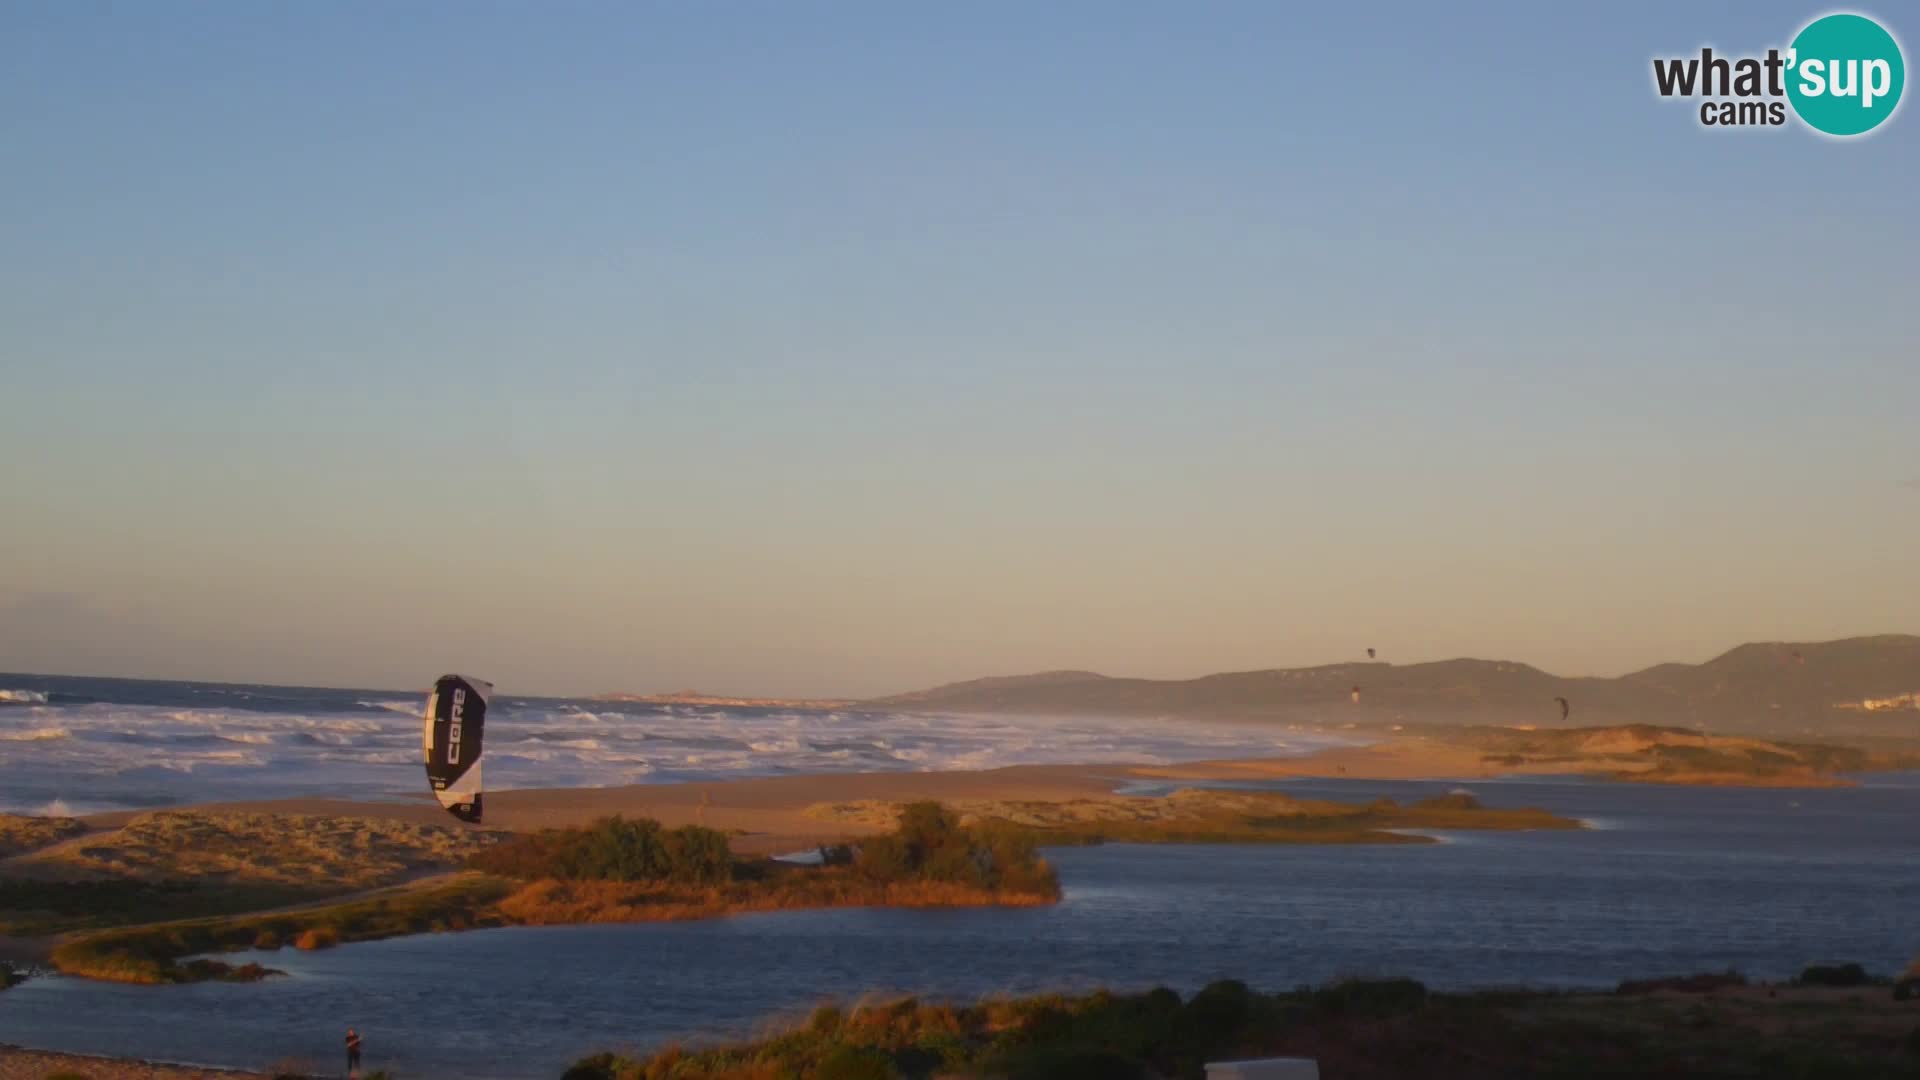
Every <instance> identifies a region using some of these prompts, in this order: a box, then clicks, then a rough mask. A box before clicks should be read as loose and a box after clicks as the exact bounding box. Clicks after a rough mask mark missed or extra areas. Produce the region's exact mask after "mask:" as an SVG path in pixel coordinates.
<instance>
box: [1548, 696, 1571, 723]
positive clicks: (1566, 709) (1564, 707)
mask: <svg viewBox="0 0 1920 1080" xmlns="http://www.w3.org/2000/svg"><path fill="white" fill-rule="evenodd" d="M1553 700H1555V701H1557V702H1559V703H1560V719H1561V720H1565V719H1566V718H1567V714H1568V713H1570V712H1572V711H1573V706H1571V705H1569V704H1567V699H1566V698H1563V697H1557V698H1554V699H1553Z"/></svg>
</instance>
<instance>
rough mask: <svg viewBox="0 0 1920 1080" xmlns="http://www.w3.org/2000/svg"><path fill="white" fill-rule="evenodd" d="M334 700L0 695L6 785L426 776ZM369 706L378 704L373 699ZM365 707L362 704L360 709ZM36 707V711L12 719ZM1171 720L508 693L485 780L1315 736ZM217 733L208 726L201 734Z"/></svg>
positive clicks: (802, 766)
mask: <svg viewBox="0 0 1920 1080" xmlns="http://www.w3.org/2000/svg"><path fill="white" fill-rule="evenodd" d="M341 706H342V709H341V711H328V710H326V709H325V708H319V709H315V710H312V711H305V712H272V711H262V710H257V709H240V708H232V709H227V708H221V707H217V706H215V707H204V706H203V707H200V708H184V709H183V708H180V707H178V706H175V705H168V706H160V705H134V704H113V703H101V702H96V703H90V704H84V705H36V706H34V707H33V708H32V709H31V710H16V711H15V712H14V714H13V715H14V717H15V721H16V723H17V724H18V725H19V726H18V727H15V728H13V729H12V730H8V729H7V727H6V715H7V714H6V713H4V712H0V740H6V742H5V743H4V745H6V746H7V747H8V749H7V751H6V753H4V754H0V789H4V788H8V787H14V788H15V789H16V790H19V789H20V785H19V783H18V782H19V781H27V780H31V781H32V782H33V786H34V787H36V788H37V789H38V793H37V794H35V795H34V796H33V801H32V802H30V803H26V804H24V805H26V806H34V805H38V804H39V803H40V802H42V801H44V800H46V799H47V798H49V797H50V796H51V795H52V794H54V793H55V792H56V791H57V792H59V793H61V794H63V795H66V796H68V797H75V796H81V795H84V797H85V799H86V800H87V803H88V805H89V806H91V805H94V804H95V803H96V802H101V801H103V800H107V801H108V802H107V805H113V803H112V802H111V800H116V799H117V800H123V801H125V802H126V803H127V804H128V805H139V806H152V805H160V804H162V803H166V802H183V801H184V802H200V801H208V800H219V799H238V798H261V797H272V796H276V795H281V796H285V795H303V794H326V795H336V796H346V797H357V798H369V797H393V796H407V795H414V794H417V793H418V792H420V791H422V790H424V788H425V781H424V778H423V777H422V775H421V772H420V728H419V720H418V713H417V711H416V704H415V703H414V702H412V701H405V702H403V701H400V700H398V699H385V698H380V697H377V696H374V695H369V696H368V697H366V698H365V699H364V700H362V701H357V702H356V701H355V700H354V699H352V698H342V699H341ZM376 707H377V708H376ZM370 709H373V711H369V710H370ZM28 720H30V721H31V722H32V724H33V726H32V727H31V728H29V727H28V726H27V724H26V723H23V722H22V721H28ZM1281 734H1282V732H1281V731H1280V730H1279V729H1277V728H1272V727H1258V726H1252V725H1231V724H1195V723H1191V722H1178V721H1173V720H1107V719H1088V718H1077V717H1076V718H1070V719H1061V718H1031V719H1029V718H1017V719H1015V718H1005V717H971V716H928V715H910V714H901V713H867V712H850V711H842V712H835V713H793V712H782V713H753V712H748V711H733V710H726V709H697V708H692V707H684V708H677V709H674V710H662V709H658V708H651V707H649V708H646V709H643V710H634V711H618V712H616V711H612V710H606V711H598V712H596V711H593V707H592V706H590V705H588V704H587V703H565V702H544V703H540V704H537V705H536V704H526V705H521V704H513V703H511V699H503V700H502V701H501V702H499V703H497V704H496V705H495V707H494V708H493V709H492V710H490V711H489V713H488V717H487V744H486V745H487V751H488V756H487V761H488V769H487V777H488V781H489V784H490V786H493V787H496V788H529V787H562V786H593V785H616V784H629V783H641V782H650V781H651V782H660V781H665V780H673V781H680V780H689V779H691V780H698V779H700V778H703V777H713V778H721V777H736V776H752V775H769V774H778V773H794V772H808V771H823V772H824V771H846V770H849V769H896V770H901V771H932V770H951V769H991V768H997V767H1000V766H1005V765H1020V764H1058V763H1085V762H1092V763H1123V762H1139V763H1167V762H1178V761H1193V760H1203V759H1209V758H1231V757H1270V756H1275V755H1279V754H1286V753H1304V752H1307V751H1309V750H1312V749H1315V748H1317V747H1318V746H1319V745H1321V744H1322V743H1323V742H1331V741H1338V740H1324V739H1316V738H1314V737H1313V736H1311V735H1302V734H1298V733H1286V734H1285V738H1284V739H1282V738H1280V737H1279V736H1280V735H1281ZM210 736H211V738H210Z"/></svg>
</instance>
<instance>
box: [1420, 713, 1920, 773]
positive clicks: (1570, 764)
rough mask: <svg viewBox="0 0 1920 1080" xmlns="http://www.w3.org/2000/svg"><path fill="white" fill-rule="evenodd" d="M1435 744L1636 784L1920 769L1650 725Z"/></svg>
mask: <svg viewBox="0 0 1920 1080" xmlns="http://www.w3.org/2000/svg"><path fill="white" fill-rule="evenodd" d="M1433 737H1434V738H1437V739H1440V740H1441V741H1445V742H1449V743H1452V744H1455V745H1464V746H1470V747H1472V748H1475V749H1477V750H1479V751H1480V752H1481V754H1482V758H1481V760H1482V762H1483V763H1485V764H1488V765H1494V766H1500V767H1504V768H1528V767H1539V766H1562V767H1567V768H1568V769H1569V770H1570V771H1583V772H1590V773H1594V774H1597V775H1601V776H1605V777H1607V778H1609V779H1614V780H1626V781H1632V782H1636V783H1666V784H1708V785H1718V784H1732V785H1744V784H1759V785H1777V786H1795V787H1829V786H1839V785H1843V784H1846V783H1849V782H1850V781H1847V780H1846V779H1844V776H1843V774H1846V773H1858V772H1870V771H1878V770H1887V769H1900V768H1912V767H1916V766H1920V754H1915V753H1912V752H1911V751H1909V750H1901V749H1880V750H1870V749H1865V748H1861V747H1854V746H1838V745H1830V744H1826V743H1799V742H1778V741H1772V740H1767V739H1757V738H1750V737H1745V736H1734V735H1718V736H1716V735H1710V734H1708V733H1706V732H1702V731H1695V730H1692V729H1689V728H1676V727H1657V726H1654V725H1651V724H1627V725H1621V726H1616V727H1598V728H1559V729H1536V728H1512V727H1469V728H1461V729H1458V730H1457V731H1454V732H1449V733H1446V734H1444V735H1436V736H1433Z"/></svg>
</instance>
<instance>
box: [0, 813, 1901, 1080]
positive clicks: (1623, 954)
mask: <svg viewBox="0 0 1920 1080" xmlns="http://www.w3.org/2000/svg"><path fill="white" fill-rule="evenodd" d="M1902 780H1905V781H1907V782H1901V781H1902ZM1915 780H1920V778H1912V777H1908V778H1891V779H1886V780H1883V782H1882V783H1881V784H1880V785H1877V786H1875V787H1872V788H1855V789H1831V790H1818V791H1765V790H1741V789H1724V788H1722V789H1691V788H1650V787H1644V786H1639V785H1625V784H1594V783H1588V782H1583V781H1565V782H1555V781H1539V780H1534V781H1530V782H1528V783H1525V784H1506V783H1498V782H1495V783H1486V782H1475V783H1473V784H1471V785H1469V786H1470V787H1471V788H1472V789H1473V791H1474V793H1475V794H1476V795H1477V796H1478V797H1479V798H1480V799H1481V800H1482V801H1483V802H1485V803H1487V804H1488V805H1492V806H1523V805H1524V806H1540V807H1543V808H1545V809H1548V810H1552V811H1554V812H1556V813H1560V814H1564V815H1568V816H1573V817H1580V818H1584V819H1589V820H1591V821H1597V822H1604V823H1605V826H1604V827H1599V828H1589V829H1582V830H1551V831H1541V832H1518V833H1484V834H1475V835H1473V836H1471V837H1466V838H1461V837H1458V836H1455V837H1453V838H1454V839H1456V840H1459V841H1460V842H1456V843H1451V844H1449V843H1437V844H1390V845H1358V846H1327V847H1319V846H1310V847H1300V846H1291V845H1262V846H1248V845H1191V846H1183V845H1174V846H1157V845H1156V846H1135V845H1118V844H1116V845H1108V846H1105V847H1095V848H1065V849H1056V850H1053V851H1050V852H1049V853H1048V858H1049V859H1050V860H1051V861H1053V862H1054V863H1055V864H1056V865H1057V866H1058V867H1059V869H1060V872H1061V878H1062V881H1063V884H1064V886H1065V896H1064V898H1063V900H1062V901H1061V903H1059V904H1058V905H1055V906H1052V907H1044V908H1026V909H963V910H949V911H902V910H886V909H841V910H824V911H790V912H771V913H765V914H754V915H743V916H733V917H728V918H723V919H716V920H711V921H708V922H699V923H675V924H647V925H628V926H578V927H556V928H539V929H535V928H507V929H499V930H486V931H476V932H471V933H464V934H437V935H422V936H418V937H409V938H398V939H392V940H387V941H377V942H366V943H362V944H356V945H350V946H344V947H341V948H337V949H331V950H325V951H321V952H313V953H302V952H298V951H295V950H281V951H277V952H261V953H252V952H248V953H234V954H226V955H224V956H222V957H221V959H222V960H225V961H227V962H229V963H236V964H238V963H245V962H247V961H250V960H252V961H257V962H259V963H262V964H264V965H265V966H267V967H273V968H278V969H280V970H283V971H286V972H287V973H288V974H287V976H286V977H284V978H273V979H269V980H267V981H265V982H260V983H254V984H224V983H204V984H196V985H189V986H166V987H137V986H115V985H110V984H104V983H90V982H82V981H78V980H72V979H62V978H44V979H35V980H33V981H31V982H28V983H26V984H24V985H22V986H19V987H16V988H14V989H13V990H9V991H6V996H5V998H4V999H0V1042H9V1043H16V1044H22V1045H29V1046H38V1047H43V1048H48V1049H62V1050H73V1051H81V1052H92V1053H108V1054H121V1055H127V1056H142V1057H151V1058H156V1059H169V1060H188V1061H196V1062H207V1063H210V1064H224V1065H232V1066H238V1067H260V1066H263V1065H266V1064H270V1063H274V1062H279V1061H283V1060H289V1059H291V1060H308V1059H310V1060H312V1061H313V1062H314V1063H315V1064H316V1065H321V1066H325V1065H327V1064H328V1063H330V1062H332V1060H333V1053H332V1051H333V1050H334V1048H335V1046H336V1044H337V1043H338V1040H339V1038H340V1032H342V1031H344V1030H345V1029H346V1027H348V1026H353V1027H355V1028H357V1029H358V1030H360V1031H361V1032H362V1033H363V1034H364V1035H365V1036H366V1037H367V1040H368V1054H369V1062H370V1067H377V1068H389V1069H391V1070H393V1071H394V1072H395V1073H397V1074H401V1073H410V1074H413V1075H443V1074H447V1073H452V1072H459V1073H462V1074H465V1075H469V1076H472V1077H477V1078H486V1077H494V1078H498V1080H532V1078H535V1077H539V1078H542V1080H551V1078H552V1077H554V1076H557V1075H559V1073H560V1072H561V1071H562V1070H564V1068H565V1067H566V1065H567V1064H568V1063H570V1062H572V1061H574V1060H576V1059H577V1058H579V1057H582V1056H584V1055H586V1054H588V1053H590V1052H593V1051H595V1050H599V1049H608V1048H617V1047H627V1048H641V1049H644V1048H646V1047H651V1046H657V1045H659V1044H661V1043H663V1042H666V1041H669V1040H676V1039H680V1040H685V1039H701V1038H721V1037H730V1036H740V1035H746V1034H751V1033H753V1032H755V1031H758V1030H763V1028H764V1025H766V1024H768V1023H771V1022H775V1021H777V1020H778V1019H779V1018H782V1017H786V1018H793V1017H798V1016H801V1015H804V1013H805V1012H806V1011H807V1010H808V1009H809V1008H810V1007H812V1006H813V1005H815V1004H818V1003H819V1002H821V1001H823V1000H826V999H830V998H838V999H849V998H854V997H858V996H860V995H863V994H868V993H916V994H922V995H926V996H933V997H944V998H950V999H956V1000H973V999H977V998H979V997H982V996H986V995H992V994H998V993H1028V992H1039V991H1045V990H1084V989H1091V988H1093V987H1096V986H1103V985H1104V986H1111V987H1114V988H1116V989H1145V988H1148V987H1151V986H1154V985H1158V984H1165V985H1168V986H1172V987H1174V988H1175V989H1178V990H1181V991H1183V992H1187V991H1191V990H1194V989H1197V988H1198V987H1200V986H1202V985H1204V984H1206V983H1207V982H1211V981H1213V980H1215V979H1219V978H1239V979H1243V980H1245V981H1247V982H1248V983H1250V984H1252V985H1255V986H1257V987H1262V988H1268V989H1288V988H1291V987H1293V986H1296V985H1300V984H1303V983H1316V982H1321V981H1325V980H1329V979H1334V978H1340V977H1344V976H1349V975H1389V974H1393V975H1409V976H1412V977H1414V978H1418V979H1421V980H1423V981H1425V982H1427V983H1428V984H1429V985H1432V986H1434V987H1436V988H1441V989H1447V988H1464V987H1472V986H1492V985H1503V986H1512V985H1527V986H1552V987H1567V988H1611V987H1612V986H1614V985H1615V984H1617V983H1618V982H1620V981H1622V980H1624V979H1634V978H1647V977H1653V976H1661V975H1670V974H1676V973H1685V972H1696V971H1718V970H1726V969H1728V968H1734V969H1738V970H1742V971H1744V972H1746V973H1747V974H1748V975H1750V976H1753V977H1756V978H1784V977H1789V976H1791V975H1794V974H1796V973H1798V972H1799V970H1800V969H1801V968H1803V967H1805V966H1806V965H1808V964H1814V963H1844V962H1849V961H1854V962H1859V963H1862V964H1865V965H1866V966H1867V967H1868V968H1869V970H1874V971H1879V972H1883V973H1891V972H1892V971H1894V970H1896V969H1898V968H1899V967H1901V966H1903V965H1904V964H1905V963H1906V962H1907V961H1908V960H1910V959H1911V957H1912V954H1913V952H1914V950H1915V949H1916V948H1920V941H1916V939H1915V937H1914V932H1915V931H1914V925H1913V921H1912V916H1911V912H1912V890H1913V888H1914V876H1913V871H1912V868H1913V867H1914V866H1920V830H1914V829H1912V828H1911V823H1912V822H1913V821H1914V820H1920V782H1913V781H1915ZM1246 786H1252V787H1272V788H1278V789H1280V790H1285V791H1289V792H1293V793H1296V794H1301V795H1312V796H1321V797H1328V798H1338V799H1341V800H1346V801H1364V800H1366V799H1370V798H1375V797H1383V796H1384V797H1390V798H1394V799H1396V800H1400V801H1402V802H1407V801H1411V800H1414V799H1418V798H1424V797H1427V796H1430V795H1438V794H1445V793H1446V792H1447V791H1449V790H1451V789H1453V788H1455V787H1458V786H1459V783H1458V782H1457V781H1433V782H1420V781H1406V782H1389V781H1349V780H1298V781H1286V782H1280V783H1272V784H1251V785H1246ZM1789 802H1792V803H1797V804H1799V805H1797V806H1792V807H1790V806H1788V803H1789ZM1468 841H1471V842H1468ZM450 986H458V987H459V988H460V992H459V994H458V995H457V996H458V1000H459V1007H458V1008H457V1009H451V1008H449V1007H448V1001H449V995H448V987H450ZM240 1016H245V1017H246V1018H247V1019H246V1022H245V1023H239V1022H235V1021H234V1020H233V1019H232V1018H234V1017H240ZM376 1062H377V1064H374V1063H376Z"/></svg>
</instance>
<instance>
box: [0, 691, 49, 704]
mask: <svg viewBox="0 0 1920 1080" xmlns="http://www.w3.org/2000/svg"><path fill="white" fill-rule="evenodd" d="M0 701H15V702H19V703H20V704H22V705H45V704H46V703H47V694H46V691H44V690H0Z"/></svg>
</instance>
